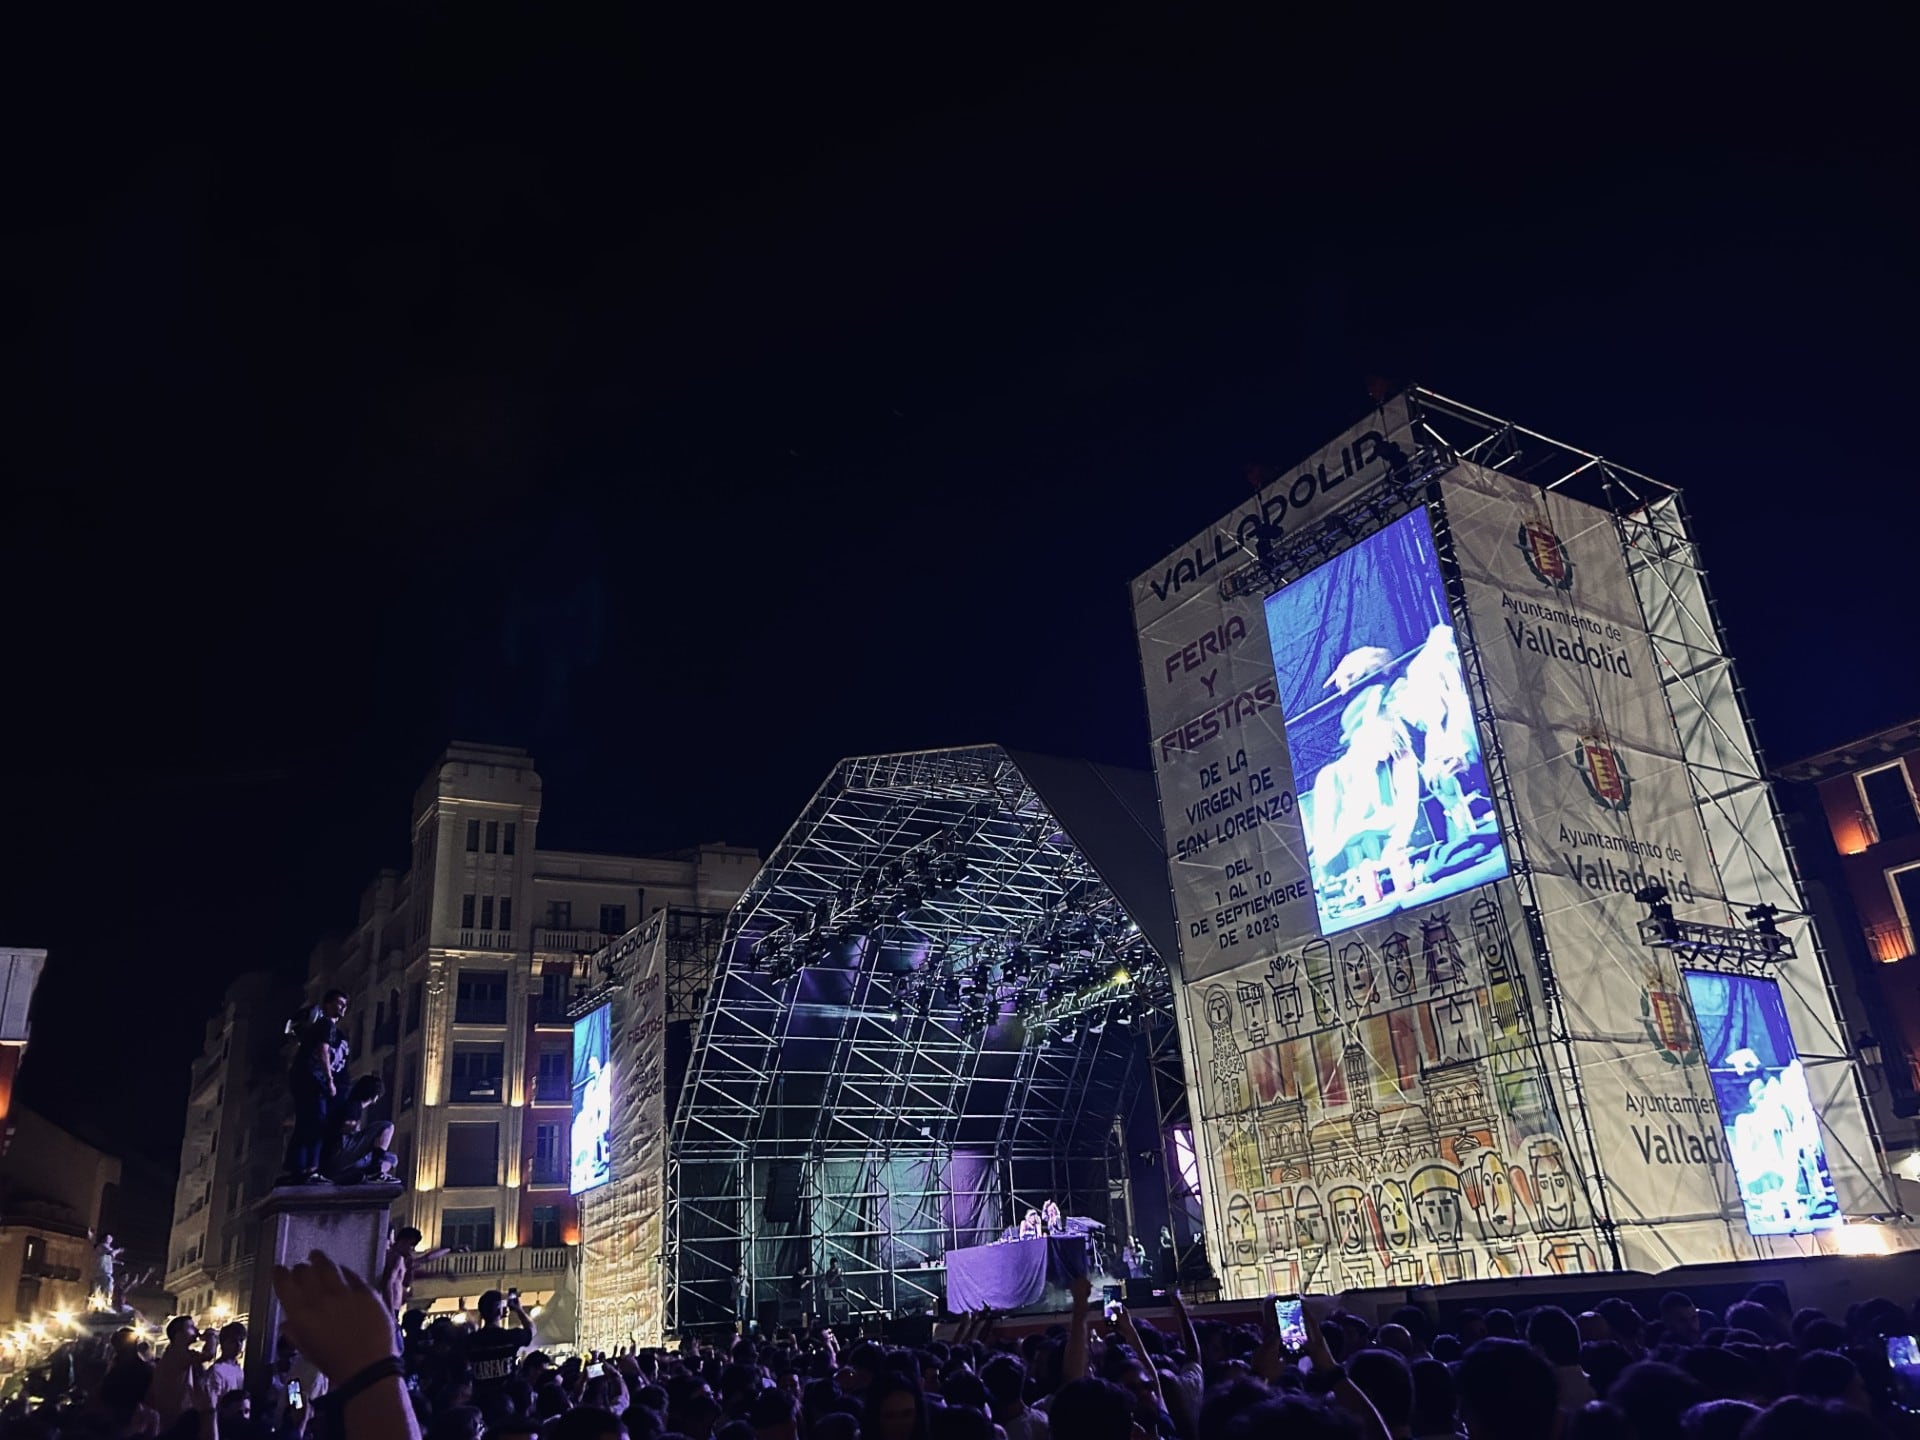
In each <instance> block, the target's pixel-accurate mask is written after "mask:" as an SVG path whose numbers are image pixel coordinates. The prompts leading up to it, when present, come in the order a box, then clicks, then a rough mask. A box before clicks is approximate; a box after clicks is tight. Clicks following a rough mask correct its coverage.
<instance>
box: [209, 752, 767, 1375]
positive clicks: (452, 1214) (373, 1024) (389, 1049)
mask: <svg viewBox="0 0 1920 1440" xmlns="http://www.w3.org/2000/svg"><path fill="white" fill-rule="evenodd" d="M540 811H541V779H540V775H539V773H538V770H537V769H536V767H535V764H534V761H533V758H532V757H531V756H530V755H529V754H528V753H527V752H526V751H524V750H521V749H515V748H509V747H501V746H489V745H474V744H456V745H454V746H452V747H451V748H449V749H448V751H447V752H446V754H445V755H444V756H443V757H442V758H441V759H440V761H439V762H438V763H437V764H435V765H434V767H433V768H432V770H431V772H430V773H429V774H428V776H427V777H426V779H425V781H424V782H423V783H422V784H421V786H420V787H419V789H418V790H417V791H416V792H415V795H414V799H413V808H412V819H411V826H412V863H411V865H410V866H409V868H408V869H407V870H406V872H404V873H401V872H399V871H383V872H381V873H380V874H379V875H377V876H376V877H375V878H374V880H373V881H372V883H371V884H369V885H368V886H367V888H366V889H365V891H364V892H363V893H362V895H361V897H360V904H359V909H358V913H357V917H356V920H355V923H354V925H353V927H352V928H351V929H350V930H349V931H348V932H347V933H346V934H344V935H342V936H340V937H338V938H337V939H334V940H332V941H329V942H327V943H325V944H322V945H320V946H318V947H316V949H315V950H314V952H313V954H312V956H311V958H310V961H309V965H308V974H307V979H306V984H305V998H306V999H308V1000H310V1001H317V1000H318V999H319V998H320V996H322V995H323V994H324V993H325V992H326V991H327V990H329V989H332V988H335V987H338V988H339V989H342V990H345V991H346V992H347V994H348V995H349V997H350V998H351V1006H350V1009H349V1011H348V1015H347V1019H346V1023H345V1028H346V1031H347V1034H348V1037H349V1040H350V1043H351V1044H352V1057H353V1058H352V1061H351V1066H350V1070H351V1073H352V1074H354V1075H356V1076H358V1075H361V1074H365V1073H368V1072H372V1073H375V1074H378V1075H380V1076H381V1077H382V1080H383V1082H384V1088H385V1099H384V1100H383V1101H382V1105H381V1116H382V1117H383V1118H388V1119H391V1120H392V1121H393V1123H394V1129H395V1140H394V1148H395V1150H396V1152H397V1153H398V1155H399V1157H400V1165H399V1171H400V1175H401V1177H402V1179H403V1181H404V1182H405V1185H406V1189H405V1191H404V1193H403V1194H402V1196H401V1199H400V1200H399V1202H398V1203H397V1205H396V1206H395V1209H394V1219H395V1222H396V1223H398V1224H410V1225H414V1226H416V1227H418V1228H419V1230H420V1231H421V1233H422V1234H423V1235H424V1236H425V1240H426V1246H427V1247H428V1248H433V1247H437V1246H448V1247H453V1248H454V1249H455V1250H456V1251H457V1252H458V1253H455V1254H452V1255H449V1256H447V1257H445V1258H444V1259H442V1260H440V1261H438V1262H436V1263H434V1264H432V1265H429V1266H428V1267H426V1268H425V1270H424V1272H423V1273H422V1274H421V1276H420V1277H419V1279H418V1281H417V1283H416V1285H415V1290H414V1295H415V1301H416V1303H417V1304H419V1305H421V1306H424V1307H428V1308H431V1309H433V1310H436V1311H439V1312H450V1311H457V1310H462V1309H471V1308H472V1306H473V1304H474V1301H475V1300H476V1299H477V1297H478V1296H479V1294H480V1293H481V1292H482V1291H484V1290H487V1289H490V1288H499V1289H506V1288H507V1287H509V1286H513V1287H516V1288H518V1289H519V1290H520V1291H521V1294H522V1297H523V1299H524V1300H525V1302H526V1303H527V1304H529V1305H537V1306H541V1307H543V1308H544V1310H545V1312H546V1313H544V1314H543V1315H542V1316H541V1319H542V1322H543V1324H544V1325H545V1326H546V1327H547V1329H548V1331H549V1333H550V1334H552V1335H554V1336H555V1337H556V1338H565V1336H567V1335H568V1334H570V1333H571V1325H572V1313H573V1312H572V1296H573V1294H574V1293H575V1286H574V1283H573V1273H574V1268H575V1264H576V1257H577V1254H578V1244H579V1226H578V1221H577V1211H576V1209H575V1206H574V1203H573V1199H572V1197H571V1196H570V1195H569V1193H568V1185H567V1181H568V1175H567V1169H568V1166H567V1160H568V1156H569V1154H570V1150H569V1137H568V1129H569V1126H568V1120H569V1113H570V1103H569V1101H570V1093H571V1075H572V1026H571V1023H570V1022H569V1020H568V1019H567V1013H566V1012H567V1007H568V1005H569V1004H570V1003H571V1001H572V1000H573V998H574V996H575V994H576V993H577V992H578V991H579V990H581V989H583V988H584V987H585V985H586V984H587V979H588V962H589V959H590V957H591V956H592V954H593V952H594V951H596V950H598V949H600V948H601V947H602V946H603V945H605V944H606V943H607V942H608V941H609V940H610V939H613V938H617V937H618V936H620V935H622V934H624V933H626V932H627V931H628V930H630V929H632V928H633V927H634V926H636V925H638V924H639V923H640V922H641V921H642V920H643V919H644V918H645V917H646V916H647V915H649V914H651V913H652V912H653V911H655V910H658V909H661V908H663V907H669V906H671V907H678V908H687V909H699V910H718V911H726V910H728V909H731V908H732V906H733V903H734V902H735V900H737V899H738V898H739V896H740V894H741V892H742V891H744V890H745V889H746V886H747V884H748V882H749V881H751V880H752V878H753V876H754V874H755V873H756V872H757V871H758V869H759V856H758V855H757V853H756V852H754V851H752V850H750V849H744V848H741V847H737V846H730V845H725V844H714V845H702V846H699V847H697V848H695V849H691V850H687V851H682V852H678V853H674V854H670V855H654V856H610V855H592V854H585V853H580V852H576V851H569V850H554V849H545V848H542V846H541V845H540V843H539V838H540ZM285 1013H286V1012H285V1010H284V1009H283V1010H282V1011H281V1012H280V1014H279V1015H278V1016H277V1017H276V1024H280V1023H283V1022H284V1019H285ZM280 1044H281V1049H280V1052H279V1057H278V1060H277V1064H278V1065H279V1067H280V1069H281V1071H284V1069H285V1066H286V1062H287V1054H286V1051H285V1042H284V1040H282V1041H281V1042H280ZM209 1083H211V1084H212V1086H213V1088H212V1089H208V1088H207V1087H208V1084H209ZM254 1089H255V1097H254V1099H253V1101H252V1103H253V1105H254V1108H255V1110H256V1111H260V1110H263V1109H267V1108H270V1109H271V1110H272V1112H273V1115H272V1123H273V1124H275V1125H277V1126H278V1127H279V1134H280V1135H281V1137H282V1142H281V1143H284V1134H285V1125H286V1121H285V1118H284V1108H285V1101H284V1098H283V1092H284V1083H283V1082H282V1081H281V1080H279V1079H278V1078H277V1077H276V1079H275V1081H274V1083H273V1084H272V1085H271V1086H267V1087H254ZM219 1094H220V1092H219V1089H218V1082H217V1081H214V1080H212V1077H211V1074H209V1075H208V1076H207V1077H201V1076H200V1075H199V1074H198V1072H196V1086H195V1100H196V1102H197V1103H199V1104H200V1105H202V1106H205V1105H207V1104H208V1103H209V1097H218V1096H219ZM227 1094H228V1095H229V1096H230V1095H231V1094H232V1086H231V1084H230V1083H229V1085H228V1088H227ZM215 1108H218V1107H217V1106H216V1107H215ZM197 1114H198V1112H190V1115H189V1141H188V1144H189V1147H190V1148H192V1147H193V1146H194V1145H195V1135H196V1134H200V1135H202V1136H204V1140H203V1142H202V1145H201V1148H202V1149H203V1150H204V1151H205V1152H206V1153H207V1154H209V1155H212V1156H215V1157H219V1156H220V1155H221V1154H222V1153H223V1147H226V1146H230V1145H231V1144H232V1143H234V1134H235V1122H234V1121H233V1120H232V1119H230V1118H229V1119H227V1120H225V1121H224V1122H222V1123H221V1124H220V1125H219V1126H218V1133H217V1135H216V1134H214V1133H213V1129H212V1127H210V1126H209V1124H208V1123H207V1122H206V1121H205V1120H204V1119H200V1120H197V1119H196V1116H197ZM197 1153H199V1152H198V1151H196V1154H197ZM279 1159H280V1156H279V1154H278V1153H276V1154H275V1155H274V1160H275V1162H276V1165H275V1168H274V1173H276V1174H277V1171H278V1167H277V1162H278V1160H279ZM197 1163H198V1162H197ZM211 1163H212V1164H213V1166H214V1168H213V1170H212V1171H211V1172H210V1174H209V1177H208V1179H209V1180H210V1182H211V1191H212V1193H213V1194H214V1195H215V1197H216V1198H223V1194H222V1192H221V1190H220V1184H221V1177H223V1176H229V1175H231V1174H232V1173H235V1172H234V1171H233V1169H232V1167H233V1165H234V1163H235V1162H234V1161H233V1160H231V1159H229V1160H226V1161H225V1162H224V1163H225V1165H226V1166H227V1168H225V1169H223V1168H220V1167H221V1165H222V1163H223V1162H222V1161H221V1160H220V1159H219V1158H215V1159H214V1160H213V1161H212V1162H211ZM187 1170H188V1166H187V1164H186V1163H185V1157H183V1164H182V1176H183V1178H182V1192H181V1194H182V1196H183V1197H187V1196H188V1195H189V1192H193V1193H198V1192H197V1191H194V1187H193V1186H192V1185H190V1184H188V1182H187V1180H186V1178H185V1177H186V1173H187ZM267 1178H268V1179H269V1180H270V1179H271V1178H272V1177H271V1175H269V1176H268V1177H267ZM227 1183H229V1184H230V1183H231V1181H230V1180H228V1181H227ZM255 1183H257V1179H256V1177H254V1175H253V1172H251V1171H249V1172H248V1188H247V1189H246V1190H245V1191H244V1192H243V1195H244V1194H252V1193H253V1191H252V1188H251V1187H252V1186H253V1185H254V1184H255ZM206 1189H208V1185H207V1183H205V1182H203V1183H202V1184H201V1186H200V1190H206ZM256 1198H257V1197H256ZM190 1205H191V1201H190V1200H188V1202H187V1204H186V1205H184V1206H182V1207H181V1208H179V1209H177V1210H176V1230H177V1232H178V1236H177V1238H178V1239H180V1240H185V1241H186V1242H187V1246H188V1248H189V1249H191V1248H193V1243H194V1242H193V1241H192V1240H191V1239H190V1238H189V1237H190V1236H191V1235H192V1234H195V1233H197V1232H195V1231H192V1230H191V1228H189V1229H186V1230H182V1229H180V1222H181V1221H182V1220H183V1219H184V1220H186V1221H187V1222H188V1224H189V1227H190V1226H191V1220H192V1217H187V1216H185V1214H184V1212H185V1209H186V1208H190ZM224 1224H225V1215H224V1212H222V1213H220V1214H217V1215H212V1216H210V1218H209V1220H208V1222H207V1230H208V1233H209V1235H211V1233H212V1231H213V1230H214V1229H215V1228H219V1227H223V1226H224ZM242 1233H243V1234H244V1233H245V1232H244V1227H243V1229H242ZM236 1243H237V1244H238V1245H239V1247H240V1252H243V1253H240V1252H237V1253H236V1260H237V1261H244V1266H239V1265H236V1266H235V1268H233V1269H232V1270H229V1269H228V1268H227V1267H226V1263H225V1262H224V1260H223V1261H222V1263H221V1264H220V1265H216V1266H214V1267H212V1268H211V1269H209V1268H207V1264H206V1254H207V1251H206V1249H205V1242H202V1243H201V1248H200V1254H199V1255H198V1256H197V1257H196V1258H195V1259H194V1260H193V1261H192V1262H190V1264H191V1265H194V1266H199V1267H200V1268H199V1269H189V1268H187V1267H182V1269H181V1272H180V1274H181V1280H182V1283H183V1284H185V1285H187V1287H188V1289H189V1290H191V1291H193V1293H194V1294H195V1295H196V1296H199V1295H203V1294H205V1293H206V1286H205V1285H204V1284H203V1283H201V1279H202V1276H205V1277H207V1278H209V1279H210V1280H211V1281H212V1283H213V1285H214V1287H215V1288H216V1289H217V1290H218V1291H219V1293H220V1295H221V1296H222V1297H225V1296H227V1295H229V1294H231V1295H233V1296H235V1297H244V1296H245V1295H247V1294H248V1293H250V1292H249V1290H248V1289H247V1288H246V1287H245V1286H243V1285H239V1283H238V1282H239V1281H240V1280H241V1279H243V1278H245V1277H247V1276H250V1275H251V1264H252V1250H251V1242H250V1241H239V1242H236ZM222 1244H223V1246H224V1235H223V1236H222ZM224 1253H225V1252H224V1248H223V1250H222V1254H223V1255H224ZM176 1258H178V1257H177V1256H176ZM177 1293H182V1294H183V1296H184V1295H185V1293H186V1291H177ZM184 1303H185V1302H184V1299H183V1306H184ZM214 1303H225V1304H227V1305H231V1306H237V1305H238V1304H240V1303H243V1301H242V1300H241V1299H238V1298H236V1299H230V1300H216V1301H215V1302H214ZM195 1313H198V1314H201V1315H203V1316H205V1315H206V1314H208V1313H210V1312H209V1311H208V1310H198V1311H196V1312H195Z"/></svg>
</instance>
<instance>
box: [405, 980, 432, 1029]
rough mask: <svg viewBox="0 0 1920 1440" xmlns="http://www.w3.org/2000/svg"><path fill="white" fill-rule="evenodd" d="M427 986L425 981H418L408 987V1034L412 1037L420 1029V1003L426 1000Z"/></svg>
mask: <svg viewBox="0 0 1920 1440" xmlns="http://www.w3.org/2000/svg"><path fill="white" fill-rule="evenodd" d="M426 994H427V986H426V982H425V981H423V980H416V981H414V982H413V984H411V985H409V986H408V987H407V1034H409V1035H412V1034H414V1033H415V1032H417V1031H418V1030H419V1029H420V1003H421V1001H423V1000H424V999H425V998H426Z"/></svg>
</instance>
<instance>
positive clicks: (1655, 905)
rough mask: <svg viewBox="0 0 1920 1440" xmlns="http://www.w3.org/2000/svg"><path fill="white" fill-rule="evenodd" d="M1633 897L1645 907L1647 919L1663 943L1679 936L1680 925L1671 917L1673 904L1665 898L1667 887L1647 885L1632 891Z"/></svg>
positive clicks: (1668, 942) (1669, 943)
mask: <svg viewBox="0 0 1920 1440" xmlns="http://www.w3.org/2000/svg"><path fill="white" fill-rule="evenodd" d="M1633 898H1634V899H1635V900H1637V901H1638V902H1639V903H1640V904H1642V905H1644V906H1646V907H1647V916H1648V919H1649V920H1650V921H1651V922H1652V925H1653V927H1654V930H1655V932H1656V933H1657V934H1658V936H1659V938H1660V940H1661V942H1662V943H1663V944H1667V945H1671V944H1673V943H1674V942H1675V941H1676V940H1678V939H1679V938H1680V927H1679V925H1678V924H1676V923H1675V921H1674V918H1673V905H1672V903H1671V902H1670V901H1669V900H1668V899H1667V887H1666V886H1664V885H1647V886H1644V887H1642V888H1641V889H1639V890H1636V891H1634V892H1633Z"/></svg>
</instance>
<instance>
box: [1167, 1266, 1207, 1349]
mask: <svg viewBox="0 0 1920 1440" xmlns="http://www.w3.org/2000/svg"><path fill="white" fill-rule="evenodd" d="M1167 1298H1168V1299H1170V1300H1171V1301H1172V1302H1173V1318H1174V1319H1175V1320H1178V1321H1179V1322H1180V1344H1181V1345H1182V1347H1184V1348H1185V1350H1186V1352H1187V1359H1189V1360H1191V1361H1192V1362H1193V1363H1194V1364H1196V1365H1198V1364H1199V1363H1200V1332H1199V1331H1198V1330H1196V1329H1194V1328H1193V1316H1191V1315H1189V1314H1188V1313H1187V1302H1186V1300H1185V1299H1184V1298H1182V1296H1181V1294H1180V1287H1179V1286H1178V1285H1176V1286H1174V1287H1173V1288H1172V1289H1171V1290H1169V1291H1167Z"/></svg>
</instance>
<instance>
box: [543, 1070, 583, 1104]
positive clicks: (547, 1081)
mask: <svg viewBox="0 0 1920 1440" xmlns="http://www.w3.org/2000/svg"><path fill="white" fill-rule="evenodd" d="M572 1099H573V1085H572V1082H571V1080H570V1079H569V1077H567V1076H565V1075H536V1076H534V1079H533V1103H534V1104H536V1105H565V1104H567V1103H568V1102H569V1101H571V1100H572Z"/></svg>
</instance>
